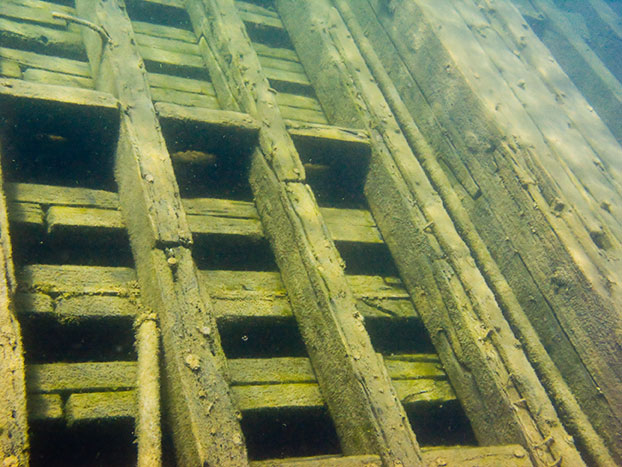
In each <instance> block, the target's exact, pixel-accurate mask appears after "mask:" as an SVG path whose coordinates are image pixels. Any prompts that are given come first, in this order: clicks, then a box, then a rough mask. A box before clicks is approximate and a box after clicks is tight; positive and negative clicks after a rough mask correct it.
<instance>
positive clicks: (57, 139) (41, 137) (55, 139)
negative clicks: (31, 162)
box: [35, 133, 67, 143]
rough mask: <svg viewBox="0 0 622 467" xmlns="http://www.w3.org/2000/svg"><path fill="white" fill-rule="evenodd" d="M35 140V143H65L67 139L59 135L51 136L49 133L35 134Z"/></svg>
mask: <svg viewBox="0 0 622 467" xmlns="http://www.w3.org/2000/svg"><path fill="white" fill-rule="evenodd" d="M35 139H36V140H37V141H42V142H46V143H66V142H67V138H65V137H64V136H60V135H51V134H49V133H37V134H36V135H35Z"/></svg>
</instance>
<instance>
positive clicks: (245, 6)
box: [235, 0, 279, 18]
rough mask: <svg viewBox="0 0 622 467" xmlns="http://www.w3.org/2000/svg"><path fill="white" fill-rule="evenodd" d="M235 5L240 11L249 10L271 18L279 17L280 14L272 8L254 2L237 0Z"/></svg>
mask: <svg viewBox="0 0 622 467" xmlns="http://www.w3.org/2000/svg"><path fill="white" fill-rule="evenodd" d="M235 6H236V7H237V9H238V10H239V11H247V12H249V13H255V14H258V15H261V16H267V17H270V18H279V14H278V13H277V12H276V11H275V10H273V9H270V8H266V7H263V6H261V5H257V4H255V3H252V2H245V1H242V0H236V2H235Z"/></svg>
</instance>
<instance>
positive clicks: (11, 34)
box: [0, 6, 84, 58]
mask: <svg viewBox="0 0 622 467" xmlns="http://www.w3.org/2000/svg"><path fill="white" fill-rule="evenodd" d="M0 8H2V7H1V6H0ZM1 15H2V11H1V10H0V39H2V42H3V43H4V44H6V45H9V44H10V45H17V44H19V45H21V47H27V48H29V49H31V50H33V51H34V50H36V51H38V52H43V51H46V52H48V53H49V52H52V51H53V52H54V53H57V54H59V55H63V56H66V57H71V58H80V57H83V56H84V45H83V44H82V41H81V40H80V34H78V33H76V32H73V31H62V30H59V29H56V28H51V27H46V26H44V25H39V24H37V25H35V24H30V23H26V22H22V21H14V20H11V19H6V18H2V17H1Z"/></svg>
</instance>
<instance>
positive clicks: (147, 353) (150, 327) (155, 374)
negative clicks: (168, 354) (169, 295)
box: [134, 309, 162, 467]
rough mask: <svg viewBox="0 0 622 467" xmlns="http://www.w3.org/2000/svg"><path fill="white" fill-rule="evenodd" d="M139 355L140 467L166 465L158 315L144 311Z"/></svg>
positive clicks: (138, 328) (138, 323)
mask: <svg viewBox="0 0 622 467" xmlns="http://www.w3.org/2000/svg"><path fill="white" fill-rule="evenodd" d="M134 328H135V330H136V344H135V345H136V353H137V354H138V362H137V377H136V386H137V388H136V393H137V394H136V403H137V408H136V423H135V427H136V428H135V432H136V442H137V444H138V460H137V462H136V465H137V466H138V467H151V466H157V465H161V464H162V429H161V410H160V406H161V404H160V333H159V329H158V324H157V317H156V315H155V313H153V312H151V311H150V310H146V309H142V310H141V313H139V314H138V316H137V317H136V321H135V322H134Z"/></svg>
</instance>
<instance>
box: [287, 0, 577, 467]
mask: <svg viewBox="0 0 622 467" xmlns="http://www.w3.org/2000/svg"><path fill="white" fill-rule="evenodd" d="M336 4H337V5H338V7H339V8H340V9H341V7H344V8H347V4H343V5H342V4H341V2H337V3H336ZM277 6H278V10H279V12H280V13H281V17H282V18H283V21H284V23H285V25H286V26H287V29H288V31H290V34H291V35H292V40H293V42H294V44H295V45H296V48H297V51H298V54H299V56H300V57H301V60H302V62H303V63H309V64H311V63H316V64H317V63H321V64H322V66H316V67H314V68H313V72H311V74H310V78H311V79H312V81H313V82H314V84H315V89H316V92H317V94H318V97H319V98H320V101H321V102H322V104H323V105H324V106H325V107H326V108H327V112H328V113H329V114H331V115H339V114H338V113H337V112H335V110H336V109H343V108H344V107H346V106H348V107H350V109H349V110H346V111H344V113H343V114H342V115H343V116H344V117H345V118H348V119H349V118H351V116H352V115H355V116H356V119H357V120H358V121H361V122H362V123H364V124H366V126H367V128H368V131H369V132H370V135H371V144H372V155H373V156H372V163H371V169H370V174H369V176H368V181H367V186H366V194H367V197H368V200H369V202H370V206H371V208H372V212H374V215H375V218H376V219H377V221H378V225H379V226H380V228H381V231H382V232H383V233H384V236H385V240H386V241H387V244H388V246H389V248H390V249H391V250H392V252H393V257H394V258H395V260H396V263H397V265H398V269H399V270H400V272H401V274H402V277H403V278H404V281H405V283H406V285H407V288H408V290H409V291H410V293H411V296H412V297H413V300H414V301H415V303H416V306H417V309H418V310H419V311H420V312H421V314H422V319H423V321H424V324H425V325H426V327H427V328H428V331H429V333H430V336H431V338H432V341H433V342H434V344H435V347H436V349H437V351H438V352H439V355H440V356H441V359H442V360H443V363H444V365H445V368H446V369H447V371H448V374H449V376H450V379H451V380H452V381H453V384H454V387H455V388H456V390H457V392H458V396H459V398H460V400H461V401H462V403H463V406H464V407H465V410H466V412H467V415H468V416H469V418H470V419H471V422H472V424H473V427H474V430H475V432H476V434H477V435H478V437H479V438H480V440H481V441H482V442H484V443H487V444H499V443H512V442H513V443H517V442H518V443H521V444H523V445H524V446H525V448H526V449H528V451H529V452H530V456H531V458H532V460H533V461H534V462H535V463H537V464H538V465H546V464H547V463H550V462H554V461H556V460H557V459H559V458H560V456H563V458H564V459H568V458H571V459H573V461H575V460H576V461H577V462H578V463H579V465H581V463H582V461H581V458H580V456H579V454H578V453H577V451H576V450H574V449H573V448H572V447H567V445H566V444H565V443H566V439H567V437H568V435H567V434H566V433H565V430H564V428H563V426H562V425H561V423H560V422H559V420H557V419H556V414H555V411H554V409H553V407H552V405H551V403H550V401H549V399H548V397H547V395H546V393H545V391H544V389H543V388H542V386H541V385H540V382H539V380H538V378H537V376H536V374H535V372H534V371H533V370H532V369H531V367H530V365H529V363H528V361H527V359H526V357H525V355H524V353H523V352H522V351H521V350H520V349H519V348H518V347H517V346H516V343H517V341H516V339H515V337H514V335H513V333H512V331H511V330H510V327H509V325H508V323H507V322H506V321H505V319H504V317H503V315H502V313H501V310H500V308H499V306H498V304H497V302H496V300H495V297H494V295H493V293H492V291H491V290H490V289H489V288H488V285H487V283H486V281H485V279H484V277H483V276H482V275H481V273H480V271H479V270H478V268H477V266H476V264H475V262H474V261H473V259H472V258H471V253H470V251H469V249H468V247H467V246H466V245H465V244H464V242H463V240H462V239H461V237H460V235H459V234H458V232H457V231H456V229H455V226H454V224H453V221H452V219H451V218H450V217H449V215H448V213H447V211H446V210H445V208H444V207H443V205H442V202H441V199H440V197H439V195H438V193H437V192H436V191H435V190H434V188H433V186H432V185H431V183H430V181H429V180H428V178H427V176H426V174H425V172H424V171H423V169H422V167H421V166H420V165H419V164H418V162H417V159H416V157H415V155H414V154H413V152H412V150H411V149H410V147H409V145H408V142H407V141H406V139H405V137H404V135H403V133H402V132H401V130H400V128H399V125H398V123H397V122H396V120H395V118H394V116H393V114H392V113H391V111H390V107H389V105H388V104H387V103H386V101H385V99H384V97H383V96H382V93H381V92H380V90H379V89H378V87H377V85H376V84H375V81H374V78H373V76H372V75H371V73H370V72H369V70H368V69H367V66H366V64H365V62H364V60H363V58H362V57H361V56H360V54H358V53H356V52H355V51H356V50H357V46H356V44H355V43H353V41H352V39H351V36H350V33H349V32H348V30H347V29H346V27H345V25H344V24H343V22H342V20H341V18H340V17H338V16H337V15H336V14H335V13H334V12H331V10H330V5H329V2H321V4H320V3H318V2H316V3H314V5H313V8H311V7H309V6H308V5H307V4H297V3H296V2H293V1H289V0H279V1H277ZM313 25H315V26H313ZM310 44H313V47H311V46H310ZM329 77H330V78H329ZM335 87H337V88H342V89H344V92H343V94H335V92H334V89H335ZM361 109H362V110H361ZM337 122H338V123H342V124H343V122H341V121H339V120H337ZM398 213H399V214H398ZM450 271H451V272H450ZM457 310H460V311H457ZM458 323H460V324H458ZM482 331H483V332H484V335H483V336H484V337H483V336H482V334H481V332H482ZM458 343H460V344H458ZM466 362H468V363H466ZM510 374H512V375H514V376H516V379H513V378H510V377H509V375H510ZM500 375H505V376H506V377H507V378H509V379H506V377H503V376H500ZM519 375H520V376H519ZM510 380H511V381H512V382H511V383H509V384H508V381H510ZM527 381H528V382H527ZM517 382H518V383H517ZM517 401H524V404H525V405H524V406H521V405H520V404H517V403H516V402H517ZM544 413H546V414H547V415H546V416H543V414H544ZM491 414H494V415H492V416H491ZM553 420H554V423H552V424H551V422H552V421H553ZM415 423H416V422H415ZM549 435H552V436H555V437H556V438H557V439H559V440H560V443H561V445H560V446H557V445H556V446H555V447H554V448H553V449H550V450H549V451H548V452H543V451H542V450H541V449H540V448H539V447H536V446H535V444H534V440H535V439H539V440H540V442H541V441H544V439H546V438H547V437H548V436H549Z"/></svg>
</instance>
